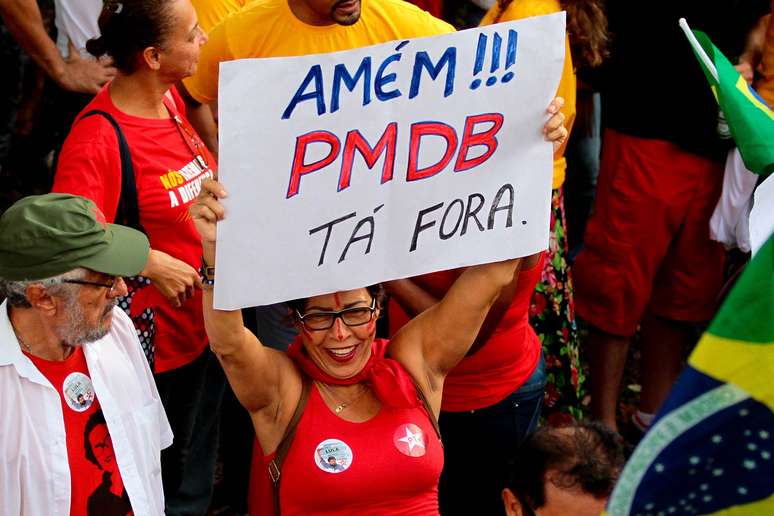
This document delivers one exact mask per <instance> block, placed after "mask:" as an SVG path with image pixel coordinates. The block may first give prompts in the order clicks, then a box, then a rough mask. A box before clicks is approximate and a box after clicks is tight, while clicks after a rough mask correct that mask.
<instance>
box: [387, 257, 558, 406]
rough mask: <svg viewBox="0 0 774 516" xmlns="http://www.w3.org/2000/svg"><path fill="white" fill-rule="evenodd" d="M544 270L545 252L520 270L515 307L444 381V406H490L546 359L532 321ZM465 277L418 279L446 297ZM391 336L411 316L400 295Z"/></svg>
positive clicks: (392, 303) (444, 275)
mask: <svg viewBox="0 0 774 516" xmlns="http://www.w3.org/2000/svg"><path fill="white" fill-rule="evenodd" d="M542 270H543V257H542V256H541V258H540V260H538V263H537V264H536V265H535V266H533V267H530V268H529V269H522V270H521V271H520V272H519V279H518V283H517V284H516V292H515V293H514V296H513V301H512V302H511V306H510V307H509V308H508V310H507V311H506V312H505V314H504V315H503V318H502V319H501V320H500V323H499V324H498V325H497V327H496V328H495V330H494V332H492V336H491V337H490V338H489V340H488V341H487V342H486V344H484V346H483V347H482V348H481V349H479V350H478V351H477V352H476V353H475V354H474V355H473V356H470V357H465V358H463V359H462V361H461V362H460V363H459V364H457V366H456V367H455V368H454V369H452V370H451V372H450V373H449V374H448V376H447V377H446V380H445V382H444V385H443V401H442V402H441V410H444V411H448V412H463V411H466V410H477V409H482V408H484V407H489V406H491V405H494V404H495V403H498V402H499V401H502V400H503V399H505V397H506V396H508V395H509V394H511V393H512V392H513V391H515V390H516V389H518V388H519V387H520V386H521V385H522V384H524V382H526V381H527V379H528V378H529V377H530V376H531V375H532V373H533V372H534V371H535V368H536V367H537V364H538V361H539V360H540V347H541V346H540V340H539V339H538V337H537V334H535V330H534V329H532V326H530V324H529V303H530V299H531V297H532V292H533V291H534V290H535V285H536V284H537V282H538V280H539V279H540V274H541V272H542ZM457 276H459V272H458V271H442V272H434V273H431V274H425V275H423V276H419V277H417V278H415V281H416V282H417V283H418V284H419V286H421V287H423V288H425V289H426V290H428V291H429V292H432V293H434V294H436V295H438V296H443V294H444V293H446V291H447V290H449V287H451V285H452V283H454V281H455V280H456V279H457ZM389 316H390V335H394V334H395V332H397V331H398V330H399V329H400V328H401V327H402V326H403V325H404V324H406V323H407V322H408V320H409V317H408V315H406V312H404V311H403V309H402V308H401V307H400V305H398V303H397V302H396V301H395V300H390V304H389Z"/></svg>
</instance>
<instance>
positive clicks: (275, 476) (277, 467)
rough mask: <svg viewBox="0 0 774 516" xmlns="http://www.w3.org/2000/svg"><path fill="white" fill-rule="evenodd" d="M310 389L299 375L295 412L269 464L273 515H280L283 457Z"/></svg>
mask: <svg viewBox="0 0 774 516" xmlns="http://www.w3.org/2000/svg"><path fill="white" fill-rule="evenodd" d="M311 388H312V382H311V381H310V380H309V378H308V377H307V376H306V375H305V374H301V397H300V398H299V399H298V404H297V405H296V410H295V411H294V412H293V416H291V418H290V423H288V427H287V429H285V435H283V436H282V440H281V441H280V443H279V445H278V446H277V451H276V452H275V453H274V458H273V459H272V461H271V462H270V463H269V477H270V478H271V482H272V484H274V489H273V492H274V513H275V514H276V515H277V516H279V515H280V496H279V494H280V493H279V489H280V474H281V470H282V463H283V461H284V460H285V457H287V455H288V451H290V446H291V445H292V444H293V438H294V437H295V436H296V428H298V422H299V421H300V420H301V416H302V415H303V414H304V409H305V408H306V402H307V401H309V391H310V390H311Z"/></svg>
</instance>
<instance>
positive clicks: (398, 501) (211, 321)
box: [191, 99, 567, 515]
mask: <svg viewBox="0 0 774 516" xmlns="http://www.w3.org/2000/svg"><path fill="white" fill-rule="evenodd" d="M561 105H562V100H561V99H556V100H554V102H553V103H552V104H551V107H550V108H549V112H550V113H552V115H553V116H552V117H551V118H550V120H549V121H548V122H547V124H546V128H545V132H546V138H547V139H548V140H550V141H552V142H554V145H555V146H557V147H558V145H560V144H561V143H563V141H564V139H565V137H566V134H567V131H566V129H565V128H564V127H563V125H562V121H563V118H564V116H563V115H562V114H561V113H560V112H559V108H560V107H561ZM225 195H226V192H225V190H224V188H223V186H222V185H220V184H219V183H217V182H216V181H213V180H205V181H204V182H203V183H202V191H201V193H200V194H199V197H198V199H197V201H196V203H195V204H194V205H193V206H192V207H191V214H192V217H193V219H194V222H195V223H196V227H197V229H198V230H199V232H200V234H201V237H202V244H203V249H204V254H203V260H204V262H205V263H204V265H203V266H204V267H205V273H206V274H207V275H208V276H209V278H211V279H212V281H211V282H210V281H208V282H207V283H208V285H206V286H205V287H204V320H205V325H206V328H207V334H208V336H209V338H210V345H211V347H212V349H213V351H214V352H215V354H216V355H217V356H218V358H219V359H220V361H221V363H222V364H223V367H224V370H225V371H226V375H227V377H228V379H229V382H230V383H231V386H232V388H233V390H234V392H235V393H236V395H237V397H238V398H239V400H240V401H241V403H242V404H243V405H244V406H245V408H246V409H247V410H248V411H249V412H250V414H251V417H252V419H253V424H254V426H255V430H256V434H257V437H258V442H259V444H260V445H261V448H262V450H263V453H264V457H263V459H264V464H265V466H266V469H265V470H264V471H263V472H255V471H254V475H253V480H252V482H254V483H256V484H257V483H262V482H263V484H262V487H263V490H262V491H261V493H260V495H259V496H260V498H259V503H260V505H261V507H257V506H255V505H254V506H253V507H251V513H252V514H261V515H265V514H271V513H272V511H274V512H275V513H277V514H279V513H280V511H279V508H280V507H281V508H282V513H283V514H319V513H325V514H328V515H334V514H336V515H338V514H341V515H344V514H361V513H368V514H393V513H394V512H395V510H396V508H397V507H400V510H401V512H403V513H405V514H427V515H430V514H438V501H437V482H438V478H439V476H440V473H441V469H442V465H443V451H442V449H441V443H440V440H439V433H438V429H437V424H436V423H435V421H436V417H437V415H438V413H439V411H440V407H441V395H442V392H443V385H444V378H445V377H446V374H447V373H448V371H449V370H450V369H451V368H452V367H454V366H455V365H456V364H457V362H459V360H460V359H462V357H463V356H465V354H466V353H467V351H468V349H469V348H470V345H471V342H472V341H473V340H474V338H475V335H476V333H477V332H478V330H479V328H480V327H481V324H482V322H483V321H484V318H485V317H486V314H487V312H488V310H489V308H490V307H491V305H492V303H493V302H494V301H495V299H496V298H497V296H498V293H499V292H500V290H501V289H502V288H503V287H506V286H507V285H509V284H510V283H511V282H512V281H513V279H514V277H516V276H518V274H519V272H518V271H519V268H520V267H521V265H522V261H523V260H522V259H513V260H508V261H504V262H498V263H491V264H485V265H478V266H475V267H470V268H468V269H467V270H466V271H465V272H464V273H462V274H461V275H460V276H459V278H457V280H456V281H455V283H454V285H453V286H452V287H451V288H450V289H449V292H448V293H447V294H446V296H444V298H443V299H442V300H441V301H440V302H439V303H438V304H437V305H436V306H435V307H433V308H432V309H430V310H428V311H427V312H426V313H425V314H423V315H422V317H418V318H416V319H414V320H412V321H411V322H409V323H408V324H407V325H406V327H405V328H404V329H403V330H402V331H401V332H400V333H399V334H397V335H396V336H395V337H394V338H393V339H392V340H391V341H390V342H389V350H388V349H387V344H388V341H386V340H383V339H376V338H375V331H376V319H377V318H378V317H379V314H380V312H381V309H382V305H381V301H382V300H381V288H380V287H378V286H376V287H368V288H360V289H355V290H348V291H343V292H335V293H331V294H325V295H319V296H314V297H310V298H307V299H301V300H296V301H293V302H291V303H290V305H291V307H292V311H293V313H292V318H293V320H294V323H295V324H296V325H297V327H298V328H299V330H300V332H301V333H300V335H299V337H298V338H297V340H296V341H295V342H294V343H293V344H292V345H291V346H290V348H289V350H288V352H287V353H283V352H280V351H276V350H273V349H270V348H268V347H265V346H264V345H263V344H262V343H261V342H260V341H259V340H258V339H257V338H256V337H255V336H254V335H253V334H252V333H250V332H249V331H247V330H246V329H245V328H244V326H243V322H242V316H241V312H240V311H238V310H235V311H222V310H215V309H214V308H213V305H212V302H213V293H212V289H211V287H210V285H211V284H213V283H214V281H215V278H214V276H215V273H214V272H213V270H216V269H214V266H215V263H214V262H215V229H216V222H217V221H219V220H222V219H223V217H224V209H223V206H222V205H221V203H220V201H219V199H221V198H223V197H224V196H225ZM280 471H281V475H280ZM256 473H258V474H256ZM261 473H262V474H261ZM267 473H269V474H270V475H271V478H272V479H273V480H274V494H273V493H272V489H271V482H270V481H269V480H268V479H267V478H266V477H267ZM280 479H283V480H282V483H281V486H280V482H279V481H280ZM264 481H265V482H264ZM272 500H276V502H277V503H276V505H274V508H272V507H271V506H270V505H271V502H272Z"/></svg>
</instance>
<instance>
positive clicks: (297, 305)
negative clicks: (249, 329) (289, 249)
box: [288, 283, 386, 325]
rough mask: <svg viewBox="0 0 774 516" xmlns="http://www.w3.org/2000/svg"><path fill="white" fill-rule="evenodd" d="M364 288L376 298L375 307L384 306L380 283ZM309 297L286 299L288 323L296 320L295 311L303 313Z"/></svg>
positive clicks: (383, 292) (383, 295)
mask: <svg viewBox="0 0 774 516" xmlns="http://www.w3.org/2000/svg"><path fill="white" fill-rule="evenodd" d="M366 290H367V291H368V293H369V294H370V295H371V297H372V298H373V299H376V308H381V307H382V306H384V298H385V296H386V294H385V291H384V287H383V286H382V284H381V283H377V284H376V285H371V286H370V287H366ZM307 299H309V298H308V297H302V298H301V299H294V300H293V301H288V306H289V307H290V313H289V314H288V324H289V325H292V324H293V323H294V322H296V320H297V319H298V316H297V315H296V311H298V313H300V314H303V313H304V310H306V301H307Z"/></svg>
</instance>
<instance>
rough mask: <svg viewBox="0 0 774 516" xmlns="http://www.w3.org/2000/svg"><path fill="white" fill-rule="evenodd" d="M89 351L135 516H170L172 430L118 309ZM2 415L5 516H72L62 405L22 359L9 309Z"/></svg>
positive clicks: (0, 383) (0, 311)
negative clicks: (165, 483) (164, 476)
mask: <svg viewBox="0 0 774 516" xmlns="http://www.w3.org/2000/svg"><path fill="white" fill-rule="evenodd" d="M83 351H84V354H85V356H86V363H87V364H88V366H89V376H90V377H91V381H92V384H93V385H94V391H95V393H96V395H97V399H98V400H99V403H100V406H101V408H102V412H103V414H104V416H105V421H106V422H107V426H108V430H109V431H110V437H111V440H112V441H113V449H114V451H115V456H116V461H117V463H118V468H119V470H120V471H121V478H122V479H123V482H124V487H125V489H126V493H127V494H128V496H129V501H130V502H131V504H132V511H133V513H134V514H135V516H145V515H149V516H158V515H161V514H164V492H163V488H162V484H161V450H162V449H163V448H166V447H167V446H169V445H170V444H172V430H171V429H170V427H169V422H168V421H167V416H166V414H165V413H164V408H163V406H162V405H161V401H160V399H159V394H158V391H157V390H156V384H155V382H154V381H153V375H152V374H151V371H150V368H149V367H148V363H147V362H146V360H145V356H144V355H143V352H142V348H141V347H140V342H139V341H138V340H137V335H136V333H135V330H134V326H133V325H132V322H131V320H130V319H129V317H127V316H126V314H125V313H124V312H123V311H122V310H121V309H119V308H114V309H113V325H112V328H111V329H110V333H108V334H107V335H106V336H105V337H103V338H102V339H100V340H98V341H96V342H91V343H89V344H85V345H84V346H83ZM0 414H2V416H1V417H0V514H2V515H16V514H19V515H22V516H27V515H28V516H43V515H45V516H60V515H61V516H67V515H68V514H69V513H70V468H69V465H68V462H67V445H66V439H65V428H64V416H63V414H62V402H61V399H60V397H59V393H58V392H57V391H56V390H55V389H54V387H52V386H51V383H50V382H49V381H48V380H46V378H45V377H44V376H43V375H42V374H41V372H40V371H38V369H37V368H36V367H35V366H34V365H33V363H32V361H31V360H30V359H29V358H27V357H26V356H25V355H24V354H23V353H22V352H21V348H20V347H19V343H18V341H17V340H16V335H14V333H13V328H12V327H11V323H10V321H9V319H8V307H7V301H5V302H3V304H1V305H0Z"/></svg>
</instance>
